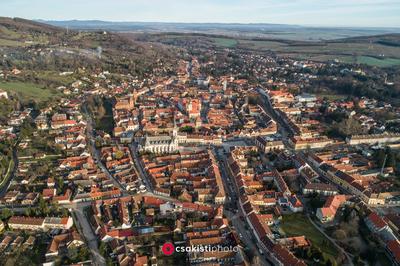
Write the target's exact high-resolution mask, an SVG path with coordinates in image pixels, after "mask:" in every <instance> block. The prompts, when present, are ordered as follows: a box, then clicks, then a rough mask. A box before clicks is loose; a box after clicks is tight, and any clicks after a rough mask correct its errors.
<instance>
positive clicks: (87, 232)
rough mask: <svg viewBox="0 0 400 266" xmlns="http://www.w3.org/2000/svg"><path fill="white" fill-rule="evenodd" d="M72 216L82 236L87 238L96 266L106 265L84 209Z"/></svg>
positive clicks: (75, 210) (77, 210) (73, 212)
mask: <svg viewBox="0 0 400 266" xmlns="http://www.w3.org/2000/svg"><path fill="white" fill-rule="evenodd" d="M72 215H73V216H74V218H75V221H76V227H77V228H78V231H79V233H80V235H81V236H83V237H84V238H85V241H86V244H87V245H88V247H89V249H90V252H91V254H92V263H93V264H94V265H96V266H103V265H106V261H105V259H104V257H103V256H102V255H101V254H100V252H99V248H98V242H97V237H96V235H95V234H94V232H93V230H92V227H91V226H90V224H89V222H88V220H87V218H86V216H85V214H84V213H83V208H77V209H74V210H73V211H72Z"/></svg>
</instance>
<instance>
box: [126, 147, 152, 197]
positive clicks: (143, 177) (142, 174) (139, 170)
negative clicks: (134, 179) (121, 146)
mask: <svg viewBox="0 0 400 266" xmlns="http://www.w3.org/2000/svg"><path fill="white" fill-rule="evenodd" d="M129 148H130V150H131V154H132V159H133V164H134V168H135V171H136V174H137V175H138V176H139V179H140V182H141V183H142V184H143V185H144V186H145V187H146V190H147V191H149V192H152V191H153V185H152V183H151V181H150V178H149V176H148V175H147V173H146V171H145V169H143V165H142V162H141V160H140V158H139V155H138V151H137V143H132V144H130V145H129Z"/></svg>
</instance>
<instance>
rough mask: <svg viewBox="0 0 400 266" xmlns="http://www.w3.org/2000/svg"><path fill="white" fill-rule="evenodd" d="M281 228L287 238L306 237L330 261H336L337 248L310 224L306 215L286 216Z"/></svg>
mask: <svg viewBox="0 0 400 266" xmlns="http://www.w3.org/2000/svg"><path fill="white" fill-rule="evenodd" d="M281 228H282V230H283V231H284V232H285V233H286V234H287V236H301V235H304V236H306V238H307V239H309V240H310V241H311V243H312V244H313V245H314V246H316V247H319V248H320V249H321V251H322V252H324V253H326V254H327V255H328V256H329V258H330V259H336V257H337V255H338V250H337V249H336V247H335V246H334V245H332V244H331V243H330V242H329V240H328V239H326V238H325V236H324V235H323V234H321V233H320V232H319V231H318V230H317V229H316V228H315V227H314V226H313V225H312V224H311V223H310V221H309V220H308V218H307V217H306V216H305V215H303V214H301V213H296V214H291V215H284V216H283V219H282V222H281Z"/></svg>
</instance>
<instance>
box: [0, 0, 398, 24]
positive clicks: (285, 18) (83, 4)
mask: <svg viewBox="0 0 400 266" xmlns="http://www.w3.org/2000/svg"><path fill="white" fill-rule="evenodd" d="M0 16H6V17H22V18H27V19H45V20H73V19H78V20H106V21H135V22H136V21H140V22H197V23H204V22H218V23H275V24H295V25H307V26H332V27H335V26H347V27H400V0H197V1H195V0H0Z"/></svg>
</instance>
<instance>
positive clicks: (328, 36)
mask: <svg viewBox="0 0 400 266" xmlns="http://www.w3.org/2000/svg"><path fill="white" fill-rule="evenodd" d="M41 21H42V22H45V23H48V24H51V25H55V26H59V27H64V28H65V27H69V28H72V29H78V30H79V29H80V30H82V29H83V30H110V31H123V32H127V31H130V32H147V33H149V32H152V33H154V32H158V33H160V32H161V33H167V32H176V33H202V34H217V35H224V36H226V37H237V36H240V37H246V38H254V37H257V38H272V39H275V38H279V39H284V40H303V41H309V40H312V41H321V40H333V39H339V38H346V37H354V36H369V35H378V34H388V33H396V32H397V33H399V32H400V29H399V28H371V27H369V28H360V27H353V28H349V27H308V26H300V25H288V24H270V23H248V24H246V23H164V22H163V23H162V22H112V21H101V20H66V21H44V20H41Z"/></svg>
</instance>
